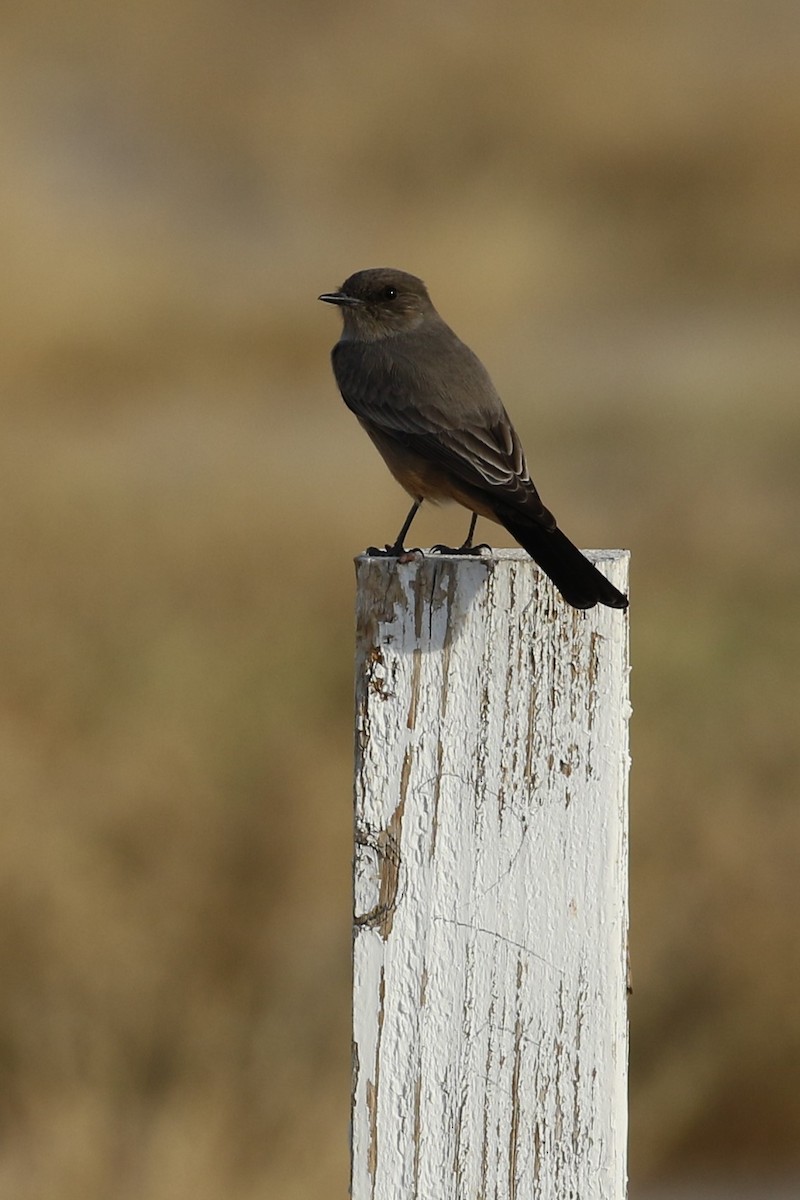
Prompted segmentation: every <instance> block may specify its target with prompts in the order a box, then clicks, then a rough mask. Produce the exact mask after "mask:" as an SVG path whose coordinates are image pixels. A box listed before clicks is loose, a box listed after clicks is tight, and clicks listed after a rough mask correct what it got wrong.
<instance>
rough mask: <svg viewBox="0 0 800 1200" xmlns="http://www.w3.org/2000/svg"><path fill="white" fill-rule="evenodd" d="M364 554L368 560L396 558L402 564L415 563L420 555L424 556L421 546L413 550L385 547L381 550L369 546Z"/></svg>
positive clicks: (400, 547)
mask: <svg viewBox="0 0 800 1200" xmlns="http://www.w3.org/2000/svg"><path fill="white" fill-rule="evenodd" d="M364 553H365V554H366V555H367V557H368V558H396V559H397V561H398V562H400V563H410V562H414V560H415V558H416V557H417V555H418V554H419V555H420V556H422V550H421V549H420V547H419V546H414V547H412V549H411V550H406V548H405V546H396V545H395V546H384V548H383V550H380V549H379V548H378V547H377V546H367V548H366V550H365V551H364Z"/></svg>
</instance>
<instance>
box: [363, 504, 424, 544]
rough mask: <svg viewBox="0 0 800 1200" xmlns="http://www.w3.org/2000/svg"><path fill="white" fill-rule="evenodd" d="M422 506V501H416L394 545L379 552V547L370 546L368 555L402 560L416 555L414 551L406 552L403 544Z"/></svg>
mask: <svg viewBox="0 0 800 1200" xmlns="http://www.w3.org/2000/svg"><path fill="white" fill-rule="evenodd" d="M421 504H422V500H415V501H414V503H413V504H412V505H411V512H410V513H409V514H408V516H407V517H406V519H405V521H404V522H403V528H402V529H401V530H400V532H399V533H398V535H397V537H396V538H395V539H394V544H393V545H391V546H385V547H384V549H383V550H379V549H378V547H377V546H368V547H367V554H369V555H370V556H371V557H372V558H402V557H403V556H404V555H405V554H411V553H414V551H410V550H406V548H405V546H404V545H403V543H404V541H405V539H406V534H407V533H408V531H409V529H410V528H411V522H412V521H413V520H414V517H415V516H416V515H417V512H418V511H419V506H420V505H421Z"/></svg>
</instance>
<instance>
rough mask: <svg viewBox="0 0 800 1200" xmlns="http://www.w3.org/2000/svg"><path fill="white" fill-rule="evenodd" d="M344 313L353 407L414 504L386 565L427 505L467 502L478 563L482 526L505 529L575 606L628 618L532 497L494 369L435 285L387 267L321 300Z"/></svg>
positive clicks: (342, 377) (337, 351) (343, 369)
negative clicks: (444, 307)
mask: <svg viewBox="0 0 800 1200" xmlns="http://www.w3.org/2000/svg"><path fill="white" fill-rule="evenodd" d="M320 300H325V301H326V302H327V303H328V304H336V305H338V307H339V308H340V309H341V310H342V318H343V320H344V329H343V330H342V336H341V338H340V340H339V341H338V342H337V343H336V345H335V346H334V348H333V352H332V355H331V357H332V360H333V373H334V375H335V376H336V382H337V384H338V385H339V391H340V392H341V393H342V397H343V399H344V402H345V404H346V405H347V407H348V408H350V409H352V411H353V412H354V413H355V414H356V416H357V417H358V419H359V421H360V422H361V424H362V425H363V426H364V428H365V429H366V431H367V433H368V434H369V436H370V437H371V438H372V440H373V442H374V443H375V445H376V446H377V447H378V449H379V450H380V452H381V454H382V455H383V457H384V459H385V461H386V465H387V466H388V468H389V470H390V471H391V472H392V474H393V475H394V477H395V479H396V480H397V481H398V483H400V484H401V485H402V486H403V487H404V488H405V490H406V491H407V492H408V493H409V495H410V496H411V497H412V498H413V500H414V503H413V505H412V508H411V511H410V513H409V514H408V516H407V518H406V520H405V523H404V524H403V528H402V529H401V530H400V532H399V534H398V535H397V538H396V539H395V542H394V543H393V545H391V546H387V547H386V549H385V551H380V552H378V551H370V553H385V554H388V555H397V556H399V555H401V554H404V553H405V550H404V546H403V541H404V539H405V536H406V534H407V533H408V530H409V528H410V526H411V522H412V521H413V519H414V516H415V514H416V512H417V509H418V508H419V506H420V504H422V501H423V500H433V501H443V500H457V501H458V503H459V504H463V505H464V507H465V508H468V509H470V511H471V512H472V521H471V523H470V527H469V533H468V534H467V537H466V540H465V542H464V544H463V546H460V547H458V549H457V550H452V551H450V550H449V548H448V547H444V546H437V547H435V549H437V550H439V551H444V552H451V553H462V554H469V553H475V552H476V548H475V547H473V545H472V535H473V533H474V531H475V522H476V521H477V519H478V516H479V515H480V516H482V517H488V518H489V519H490V520H491V521H497V522H499V524H500V525H503V526H505V528H506V529H507V530H508V532H509V533H510V534H511V535H512V537H514V538H516V540H517V541H518V542H519V543H520V545H521V546H523V547H524V548H525V549H526V550H527V551H528V554H530V556H531V558H533V559H534V560H535V561H536V562H537V563H538V564H539V566H540V567H541V568H542V570H543V571H544V572H545V574H546V575H549V576H550V578H551V579H552V581H553V583H554V584H555V585H556V587H557V588H558V590H559V591H560V592H561V595H562V596H563V597H564V599H565V600H566V601H567V603H568V604H572V605H573V606H574V607H575V608H592V607H593V606H594V605H595V604H597V603H600V604H607V605H609V606H610V607H611V608H627V607H628V599H627V597H626V596H623V594H622V592H619V591H617V589H616V588H615V587H614V585H613V584H611V583H609V581H608V580H607V579H606V577H605V575H601V573H600V572H599V571H598V570H597V568H596V567H595V566H593V564H592V563H590V562H589V560H588V559H587V558H585V557H584V555H583V554H581V552H580V550H579V549H578V548H577V546H573V544H572V542H571V541H570V540H569V539H568V538H567V537H565V536H564V534H563V533H562V532H561V530H560V529H559V528H558V526H557V525H556V521H555V517H554V516H553V515H552V513H550V512H548V510H547V509H546V508H545V506H544V505H543V504H542V501H541V500H540V498H539V493H538V492H537V490H536V488H535V487H534V486H533V483H532V481H531V477H530V475H529V474H528V468H527V465H526V463H525V455H524V453H523V451H522V446H521V444H520V440H519V438H518V437H517V434H516V431H515V429H514V426H513V425H512V424H511V421H510V420H509V417H508V414H507V412H506V410H505V408H504V407H503V404H502V401H501V400H500V397H499V396H498V394H497V392H496V391H495V389H494V385H493V383H492V381H491V379H490V378H489V375H488V373H487V371H486V368H485V367H484V366H483V363H482V362H481V361H480V359H478V358H477V357H476V356H475V355H474V354H473V353H472V351H471V350H470V349H469V347H468V346H465V345H464V343H463V342H462V341H460V340H459V339H458V338H457V337H456V335H455V334H454V333H453V331H452V329H450V327H449V326H448V325H446V324H445V323H444V321H443V320H442V318H441V317H440V316H439V314H438V313H437V311H436V309H435V308H434V307H433V305H432V304H431V301H430V297H429V296H428V293H427V290H426V288H425V284H424V283H423V282H422V280H421V279H417V278H416V276H414V275H408V274H407V273H406V272H405V271H396V270H393V269H390V268H388V267H378V268H376V269H374V270H370V271H357V272H356V273H355V275H351V276H350V278H349V279H347V280H345V282H344V283H343V284H342V286H341V288H340V289H339V291H338V292H326V293H325V294H324V295H322V296H320Z"/></svg>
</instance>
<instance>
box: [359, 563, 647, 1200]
mask: <svg viewBox="0 0 800 1200" xmlns="http://www.w3.org/2000/svg"><path fill="white" fill-rule="evenodd" d="M590 557H592V558H593V559H594V560H595V561H597V562H600V563H601V564H602V568H603V570H604V571H605V572H607V573H608V575H609V576H610V578H611V579H612V581H613V582H614V583H615V584H616V585H617V587H619V588H622V589H625V588H626V585H627V566H628V562H627V560H628V555H627V553H626V552H623V551H603V552H595V553H594V554H591V555H590ZM357 580H358V603H357V622H358V633H357V639H358V641H357V659H356V781H355V863H354V890H355V926H354V949H353V958H354V1018H353V1021H354V1035H353V1036H354V1040H353V1113H352V1116H353V1129H352V1138H353V1148H352V1154H353V1159H352V1196H353V1200H417V1198H419V1200H490V1198H491V1200H499V1198H508V1200H523V1198H524V1200H570V1198H571V1200H595V1198H596V1200H623V1197H624V1196H625V1191H626V1166H625V1151H626V1130H627V1102H626V1074H627V1019H626V942H627V776H628V742H627V720H628V715H629V712H630V708H629V703H628V628H627V626H628V622H627V616H626V614H624V613H621V612H619V611H616V610H611V609H608V608H599V607H598V608H595V609H592V610H591V611H590V612H588V613H586V614H584V613H580V612H576V611H575V610H574V609H571V608H569V607H568V606H567V605H566V604H565V603H564V601H563V600H561V598H560V597H559V596H558V594H557V592H556V591H555V589H554V588H553V587H552V585H551V584H550V583H549V582H548V581H547V579H546V578H545V577H544V576H543V575H542V573H541V572H540V571H539V570H538V568H537V567H536V566H535V565H534V563H533V562H532V561H531V560H530V559H529V558H528V556H527V555H526V554H525V553H524V552H523V551H521V550H508V551H495V552H494V554H493V555H492V556H491V557H488V556H487V557H484V558H475V559H473V558H447V557H441V558H439V557H435V556H431V557H425V558H423V559H420V558H418V559H416V560H415V561H413V562H410V563H405V564H403V563H398V562H397V561H396V560H393V559H380V558H367V557H362V558H359V559H358V560H357Z"/></svg>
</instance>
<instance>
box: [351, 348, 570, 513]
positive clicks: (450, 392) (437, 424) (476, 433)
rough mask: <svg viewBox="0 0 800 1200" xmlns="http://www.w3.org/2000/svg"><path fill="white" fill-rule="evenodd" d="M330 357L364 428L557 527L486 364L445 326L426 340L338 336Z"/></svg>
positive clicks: (493, 497) (504, 504)
mask: <svg viewBox="0 0 800 1200" xmlns="http://www.w3.org/2000/svg"><path fill="white" fill-rule="evenodd" d="M442 329H444V330H446V333H447V335H448V336H446V337H442V336H441V331H442ZM332 359H333V369H334V374H335V376H336V381H337V383H338V385H339V390H340V392H341V393H342V397H343V399H344V401H345V404H347V406H348V408H350V409H351V410H352V412H354V413H355V414H356V416H357V417H358V418H359V420H360V421H361V422H362V423H363V424H364V425H365V426H366V427H367V428H369V427H370V426H372V427H374V428H375V429H376V430H377V431H378V432H379V433H380V434H381V435H382V436H383V437H388V438H391V439H392V440H393V441H395V442H397V443H398V445H400V446H403V447H405V448H406V449H407V450H409V451H411V452H412V453H414V454H418V455H420V456H421V457H422V458H425V459H427V460H429V461H433V462H436V463H438V464H439V465H440V466H441V467H442V468H444V469H445V470H447V471H448V472H450V473H451V474H452V475H453V476H454V477H455V478H456V479H457V480H458V481H459V482H461V483H462V484H465V485H467V486H468V487H470V488H474V489H477V490H478V491H480V492H481V493H482V494H483V495H485V496H486V499H487V500H489V501H490V503H496V504H498V505H499V506H502V507H507V508H510V509H513V510H514V511H515V512H517V513H520V515H522V514H523V513H524V515H526V516H527V517H528V518H529V519H531V520H534V521H536V522H537V523H539V524H541V525H544V526H546V527H547V528H554V527H555V520H554V518H553V516H552V514H551V513H549V512H548V510H547V509H546V508H545V507H544V505H543V504H542V501H541V499H540V498H539V494H538V492H537V491H536V488H535V487H534V484H533V482H532V480H531V477H530V474H529V471H528V467H527V463H526V461H525V454H524V451H523V449H522V444H521V443H520V440H519V437H518V436H517V432H516V430H515V429H514V427H513V425H512V424H511V421H510V419H509V417H508V414H507V413H506V410H505V408H504V407H503V404H502V401H501V400H500V397H499V396H498V394H497V392H496V391H495V388H494V385H493V383H492V381H491V379H490V378H489V375H488V373H487V371H486V368H485V367H484V366H483V364H482V363H481V361H480V359H478V358H477V357H476V356H475V355H474V354H473V353H472V351H471V350H470V349H469V347H467V346H465V345H464V343H463V342H461V341H460V340H459V339H458V338H457V337H456V335H455V334H454V333H452V331H451V330H450V329H449V328H448V327H447V326H444V325H442V326H439V327H438V330H437V331H436V334H435V337H431V338H429V337H426V335H425V334H424V332H416V333H414V334H412V335H409V336H408V337H402V336H401V337H395V338H391V339H386V340H385V341H384V342H355V341H341V342H339V343H338V344H337V345H336V346H335V347H334V349H333V355H332Z"/></svg>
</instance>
